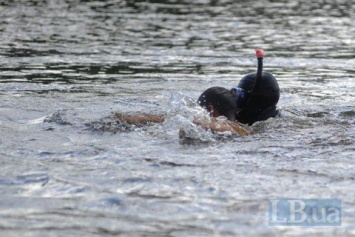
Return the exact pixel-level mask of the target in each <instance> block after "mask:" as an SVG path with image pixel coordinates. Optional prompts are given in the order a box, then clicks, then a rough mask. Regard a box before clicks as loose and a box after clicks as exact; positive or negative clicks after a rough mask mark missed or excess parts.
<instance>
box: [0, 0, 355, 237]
mask: <svg viewBox="0 0 355 237" xmlns="http://www.w3.org/2000/svg"><path fill="white" fill-rule="evenodd" d="M353 5H354V4H353V1H349V0H348V1H346V0H344V1H336V0H332V1H320V0H319V1H305V0H304V1H271V0H269V1H266V0H262V1H228V0H225V1H223V0H220V1H218V0H211V1H204V0H196V1H179V0H176V1H114V0H112V1H64V0H63V1H61V0H52V1H50V0H48V1H1V2H0V16H1V17H0V40H1V41H0V101H1V102H0V134H1V135H0V171H1V173H0V235H1V236H63V235H65V236H78V235H85V236H113V235H120V236H128V235H130V236H144V235H152V236H159V235H161V236H209V235H216V236H218V235H221V236H281V235H282V236H304V235H312V236H354V235H355V227H354V224H353V223H354V221H355V214H354V213H355V208H354V204H355V199H354V196H355V195H354V194H355V193H354V190H355V188H354V177H355V173H354V158H355V155H354V154H355V145H354V134H355V131H354V124H355V110H354V104H355V103H354V102H355V99H354V98H355V96H354V93H355V82H354V76H353V75H354V71H355V70H354V65H355V60H354V56H355V53H354V52H355V40H354V39H355V27H354V22H355V21H354V6H353ZM255 47H261V48H263V49H264V50H265V53H266V57H265V60H264V61H265V62H264V65H265V70H266V71H269V72H272V73H273V74H274V76H275V77H276V78H277V79H278V81H279V84H280V87H281V90H282V94H281V99H280V102H279V107H280V111H281V117H280V118H277V119H271V120H268V121H266V122H263V123H259V124H256V125H255V126H253V128H252V129H253V134H252V135H251V136H249V137H246V138H244V137H243V138H240V137H232V138H231V137H229V138H225V139H220V138H218V137H215V136H213V135H212V134H210V133H208V132H205V131H201V130H199V129H197V128H194V127H193V126H192V125H191V117H193V115H194V114H198V113H201V111H200V110H198V108H195V107H191V106H190V104H191V102H190V100H191V99H190V98H192V100H195V99H196V98H197V97H198V96H199V94H200V93H201V92H202V91H203V90H205V89H206V88H208V87H210V86H215V85H218V86H224V87H226V88H230V87H232V86H235V85H236V84H237V83H238V82H239V80H240V78H241V77H242V76H243V75H245V74H247V73H250V72H254V71H255V70H256V60H255V58H254V52H253V49H254V48H255ZM114 112H124V113H133V112H148V113H158V114H161V113H165V114H167V116H168V119H167V121H165V122H164V123H163V124H161V125H156V126H148V127H143V128H134V127H131V128H129V129H128V130H127V131H123V130H124V129H122V127H120V125H117V123H115V121H114V119H112V118H111V117H110V116H111V114H112V113H114ZM180 127H184V128H185V129H187V130H189V129H190V130H191V136H192V138H194V139H195V140H197V141H207V142H203V143H200V142H197V143H196V144H195V143H194V144H190V145H186V144H181V143H180V141H179V138H178V130H179V128H180ZM276 197H291V198H339V199H341V200H342V207H343V212H342V217H343V219H342V226H341V227H327V228H312V227H311V228H299V227H287V228H285V227H282V228H281V227H271V226H269V225H268V222H267V221H268V219H267V210H268V209H267V205H268V199H270V198H276Z"/></svg>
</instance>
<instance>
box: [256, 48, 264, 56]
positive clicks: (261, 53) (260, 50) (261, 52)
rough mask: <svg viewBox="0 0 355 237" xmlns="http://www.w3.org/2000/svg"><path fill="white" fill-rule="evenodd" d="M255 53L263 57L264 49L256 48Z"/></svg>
mask: <svg viewBox="0 0 355 237" xmlns="http://www.w3.org/2000/svg"><path fill="white" fill-rule="evenodd" d="M255 55H256V57H257V58H262V57H264V51H263V50H262V49H259V48H256V49H255Z"/></svg>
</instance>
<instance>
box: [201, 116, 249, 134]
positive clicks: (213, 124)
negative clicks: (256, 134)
mask: <svg viewBox="0 0 355 237" xmlns="http://www.w3.org/2000/svg"><path fill="white" fill-rule="evenodd" d="M194 124H196V125H199V126H201V127H203V128H205V129H210V130H211V131H212V132H214V133H215V132H231V133H232V134H238V135H241V136H247V135H249V134H250V133H249V131H248V130H246V129H245V128H243V127H242V126H241V125H240V124H239V123H237V122H234V121H229V120H227V121H220V120H217V119H214V118H212V119H211V120H206V119H204V120H201V119H195V120H194Z"/></svg>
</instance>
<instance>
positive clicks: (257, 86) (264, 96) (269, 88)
mask: <svg viewBox="0 0 355 237" xmlns="http://www.w3.org/2000/svg"><path fill="white" fill-rule="evenodd" d="M255 51H256V56H257V58H258V70H257V72H256V73H251V74H248V75H246V76H244V77H243V78H242V80H241V81H240V82H239V85H238V87H235V88H232V89H230V90H228V89H226V88H223V87H211V88H209V89H207V90H206V91H204V92H203V93H202V94H201V96H200V97H199V98H198V103H199V104H200V105H201V106H202V107H204V108H206V109H207V110H208V111H209V113H210V115H211V117H219V116H221V115H222V116H225V117H227V119H228V120H230V121H238V122H240V123H243V124H248V125H252V124H253V123H255V122H256V121H263V120H266V119H268V118H270V117H275V116H276V115H277V113H278V111H277V109H276V104H277V102H278V101H279V98H280V88H279V85H278V83H277V81H276V79H275V77H274V76H273V75H272V74H271V73H268V72H263V71H262V70H263V56H264V52H263V51H262V50H261V49H256V50H255Z"/></svg>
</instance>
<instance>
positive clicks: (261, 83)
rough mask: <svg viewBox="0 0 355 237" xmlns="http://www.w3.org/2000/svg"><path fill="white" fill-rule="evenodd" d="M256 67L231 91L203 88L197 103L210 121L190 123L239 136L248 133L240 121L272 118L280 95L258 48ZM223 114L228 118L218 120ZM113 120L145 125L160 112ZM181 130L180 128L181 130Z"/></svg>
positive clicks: (158, 118) (157, 119)
mask: <svg viewBox="0 0 355 237" xmlns="http://www.w3.org/2000/svg"><path fill="white" fill-rule="evenodd" d="M255 51H256V56H257V59H258V69H257V72H256V73H251V74H248V75H246V76H244V77H243V78H242V80H241V81H240V83H239V84H238V87H235V88H232V89H230V90H228V89H226V88H223V87H211V88H209V89H207V90H206V91H204V92H203V93H202V94H201V96H200V97H199V98H198V100H197V102H198V104H199V105H201V106H202V107H203V108H205V109H207V111H208V112H209V113H210V116H211V117H212V119H211V120H202V119H195V120H194V121H193V122H194V123H195V124H196V125H199V126H201V127H203V128H206V129H210V130H211V131H212V132H226V131H228V132H231V133H233V134H238V135H248V134H249V131H248V130H247V129H245V128H244V127H243V126H241V125H240V124H239V123H242V124H248V125H252V124H253V123H255V122H256V121H263V120H266V119H268V118H271V117H275V116H276V115H277V113H278V111H277V109H276V104H277V102H278V101H279V98H280V88H279V85H278V83H277V81H276V79H275V77H274V76H273V75H272V74H270V73H268V72H263V71H262V70H263V56H264V52H263V51H262V50H261V49H256V50H255ZM219 116H225V117H226V118H227V119H228V120H227V121H223V120H217V119H214V118H217V117H219ZM115 119H117V120H118V121H120V122H123V123H126V124H134V125H138V126H139V125H144V124H148V123H162V122H164V119H165V117H164V116H162V115H148V114H140V115H124V114H120V113H116V114H115ZM181 131H182V130H180V132H181Z"/></svg>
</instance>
